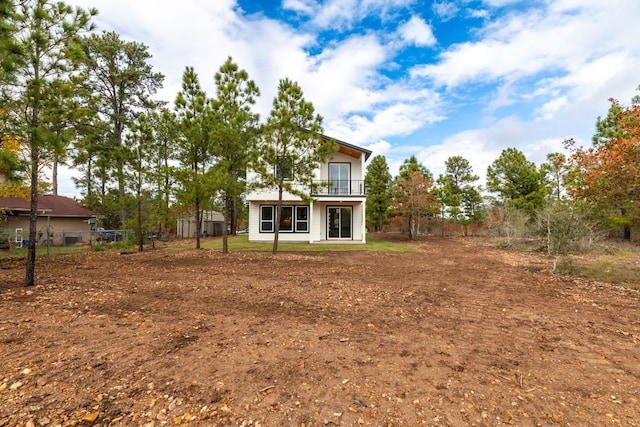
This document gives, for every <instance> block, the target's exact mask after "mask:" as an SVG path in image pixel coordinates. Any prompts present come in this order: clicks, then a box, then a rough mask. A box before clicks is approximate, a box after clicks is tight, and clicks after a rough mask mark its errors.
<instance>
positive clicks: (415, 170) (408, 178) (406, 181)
mask: <svg viewBox="0 0 640 427" xmlns="http://www.w3.org/2000/svg"><path fill="white" fill-rule="evenodd" d="M393 192H394V199H393V203H392V208H393V212H394V214H395V216H398V217H402V218H404V219H405V220H406V221H407V223H408V225H409V239H410V240H416V239H417V238H418V234H419V231H420V223H421V221H422V219H424V218H426V217H429V216H433V215H434V214H435V213H437V212H439V211H440V207H439V204H438V202H437V200H436V197H435V194H434V192H433V176H432V175H431V172H429V171H428V170H427V169H426V168H425V167H424V166H423V165H422V164H420V163H418V160H417V159H416V158H415V156H411V158H409V159H407V160H405V162H404V164H403V165H402V166H401V167H400V174H399V176H398V177H397V178H396V181H395V184H394V191H393Z"/></svg>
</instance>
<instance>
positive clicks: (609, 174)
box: [565, 100, 640, 240]
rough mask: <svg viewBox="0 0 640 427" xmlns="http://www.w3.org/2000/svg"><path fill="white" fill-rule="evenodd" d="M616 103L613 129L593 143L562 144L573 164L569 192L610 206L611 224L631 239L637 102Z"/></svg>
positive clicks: (637, 208) (638, 184)
mask: <svg viewBox="0 0 640 427" xmlns="http://www.w3.org/2000/svg"><path fill="white" fill-rule="evenodd" d="M611 101H612V104H613V106H616V107H617V108H618V107H619V111H617V112H616V113H615V115H614V117H613V120H614V122H613V124H614V126H615V128H616V130H617V131H616V132H615V134H614V136H613V137H611V138H608V139H606V138H605V139H600V140H599V141H598V143H597V144H596V145H595V147H592V148H588V149H585V148H582V147H576V146H575V141H573V140H567V141H565V145H566V146H567V147H568V148H569V149H570V150H571V151H572V156H571V159H570V161H571V163H572V165H573V166H574V168H573V169H572V171H571V172H570V173H569V174H568V175H567V180H568V190H569V194H570V195H571V196H573V197H574V198H576V199H581V200H587V201H589V202H591V203H593V204H595V205H598V206H601V207H604V208H607V209H611V210H612V212H615V214H613V215H611V217H610V219H611V221H612V224H614V225H617V226H622V227H623V228H624V238H625V240H630V239H631V226H632V225H634V224H638V223H640V105H633V106H631V107H622V106H620V104H618V102H617V101H615V100H611Z"/></svg>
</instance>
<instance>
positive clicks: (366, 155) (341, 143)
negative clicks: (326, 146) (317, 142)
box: [322, 135, 372, 161]
mask: <svg viewBox="0 0 640 427" xmlns="http://www.w3.org/2000/svg"><path fill="white" fill-rule="evenodd" d="M322 139H324V140H325V141H331V140H333V141H335V142H336V144H338V145H339V146H340V148H341V149H340V150H339V151H344V153H345V154H348V155H350V156H352V157H359V156H354V154H353V152H354V151H355V152H358V153H362V154H364V159H365V161H366V160H368V159H369V156H371V153H372V151H371V150H367V149H366V148H362V147H358V146H357V145H353V144H349V143H348V142H344V141H340V140H339V139H336V138H331V137H330V136H327V135H322ZM343 147H344V149H345V150H343V149H342V148H343Z"/></svg>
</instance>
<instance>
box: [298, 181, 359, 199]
mask: <svg viewBox="0 0 640 427" xmlns="http://www.w3.org/2000/svg"><path fill="white" fill-rule="evenodd" d="M311 194H312V195H313V196H364V195H366V194H367V188H366V186H365V183H364V180H353V179H350V180H334V181H315V182H314V183H313V189H312V191H311Z"/></svg>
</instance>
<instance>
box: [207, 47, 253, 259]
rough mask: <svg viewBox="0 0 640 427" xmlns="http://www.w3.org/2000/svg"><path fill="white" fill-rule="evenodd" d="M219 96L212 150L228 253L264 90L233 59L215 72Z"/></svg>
mask: <svg viewBox="0 0 640 427" xmlns="http://www.w3.org/2000/svg"><path fill="white" fill-rule="evenodd" d="M215 82H216V91H217V93H216V98H215V99H214V101H213V111H214V127H213V132H212V139H213V141H212V143H213V145H212V154H213V155H214V157H215V159H216V164H215V166H214V174H215V176H216V180H217V183H218V185H217V186H218V188H219V189H220V190H221V191H222V193H223V199H224V209H223V215H224V218H225V226H224V227H222V252H223V253H225V254H226V253H227V252H228V251H229V249H228V239H227V227H226V225H227V224H229V225H230V228H231V232H232V233H235V230H236V227H237V209H236V208H234V202H236V201H237V199H238V197H239V196H240V195H241V194H242V193H243V192H244V189H245V178H246V171H247V166H248V164H249V159H250V154H251V153H254V152H255V150H254V145H255V140H256V136H257V133H258V119H259V116H258V114H255V113H253V112H252V111H251V107H252V106H253V105H254V104H255V99H256V97H257V96H259V95H260V90H259V89H258V87H257V86H256V84H255V82H254V81H253V80H249V74H248V73H247V72H246V71H245V70H242V69H240V68H239V67H238V65H237V64H235V63H234V62H233V60H232V58H227V61H226V62H225V63H224V64H223V65H222V66H221V67H220V70H219V71H218V72H217V73H216V74H215Z"/></svg>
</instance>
